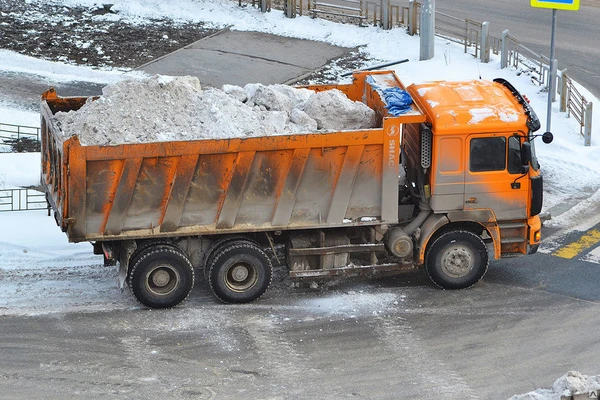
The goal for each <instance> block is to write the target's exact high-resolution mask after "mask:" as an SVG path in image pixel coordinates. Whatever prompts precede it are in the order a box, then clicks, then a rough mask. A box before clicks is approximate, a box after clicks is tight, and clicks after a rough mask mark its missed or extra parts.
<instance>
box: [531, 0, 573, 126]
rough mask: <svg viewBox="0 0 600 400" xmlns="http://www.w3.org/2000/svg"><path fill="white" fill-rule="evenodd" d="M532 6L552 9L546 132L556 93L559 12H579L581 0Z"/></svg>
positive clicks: (535, 1)
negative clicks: (555, 46) (556, 44)
mask: <svg viewBox="0 0 600 400" xmlns="http://www.w3.org/2000/svg"><path fill="white" fill-rule="evenodd" d="M531 6H532V7H537V8H551V9H552V38H551V39H550V74H549V78H548V79H549V81H548V111H547V115H546V131H550V128H551V121H552V98H553V97H554V96H553V94H554V92H555V91H556V70H557V69H558V68H557V66H556V65H555V62H556V61H555V60H554V41H555V37H556V14H557V10H570V11H577V10H579V0H531Z"/></svg>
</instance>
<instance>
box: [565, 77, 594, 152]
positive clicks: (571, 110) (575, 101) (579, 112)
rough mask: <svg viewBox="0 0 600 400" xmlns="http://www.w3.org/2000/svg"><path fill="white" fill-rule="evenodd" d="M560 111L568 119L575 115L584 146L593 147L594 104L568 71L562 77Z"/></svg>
mask: <svg viewBox="0 0 600 400" xmlns="http://www.w3.org/2000/svg"><path fill="white" fill-rule="evenodd" d="M560 80H561V85H560V111H562V112H566V113H567V118H568V117H570V116H571V115H573V117H575V120H576V121H577V122H578V123H579V133H580V134H581V136H583V139H584V145H585V146H591V145H592V112H593V107H592V106H593V104H592V102H590V101H587V99H586V98H585V97H584V96H583V94H581V92H580V91H579V90H578V89H577V86H575V84H574V83H573V81H572V80H571V78H570V77H569V76H567V73H566V70H565V71H562V72H561V75H560Z"/></svg>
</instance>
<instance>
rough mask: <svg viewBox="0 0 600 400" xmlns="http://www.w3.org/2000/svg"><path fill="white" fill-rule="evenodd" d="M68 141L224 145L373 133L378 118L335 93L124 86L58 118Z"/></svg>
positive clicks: (178, 81) (194, 83)
mask: <svg viewBox="0 0 600 400" xmlns="http://www.w3.org/2000/svg"><path fill="white" fill-rule="evenodd" d="M56 120H57V121H58V124H59V126H60V128H61V130H62V133H63V134H64V137H65V138H69V137H71V136H72V135H78V136H79V139H80V141H81V143H82V144H84V145H105V144H120V143H142V142H154V141H170V140H194V139H225V138H240V137H248V136H272V135H282V134H290V133H301V132H305V133H309V132H315V131H317V130H320V131H331V130H353V129H366V128H373V127H375V123H376V119H375V112H374V111H373V110H372V109H370V108H369V107H367V106H366V105H365V104H363V103H360V102H354V101H352V100H350V99H348V97H346V95H344V94H343V93H342V92H341V91H339V90H337V89H333V90H328V91H325V92H319V93H315V92H312V91H309V90H307V89H295V88H291V87H286V86H284V85H269V86H265V85H262V84H249V85H246V87H245V88H240V87H235V86H231V85H226V86H225V87H224V89H223V90H219V89H212V88H211V89H206V90H202V88H201V85H200V81H199V80H198V78H196V77H191V76H181V77H165V76H160V75H156V76H153V77H151V78H144V79H131V80H124V81H121V82H118V83H115V84H113V85H108V86H106V87H105V88H104V89H103V91H102V96H100V98H99V99H98V100H96V101H91V99H90V100H88V101H87V102H86V104H85V105H83V106H82V107H81V108H80V109H79V110H77V111H69V112H58V113H57V114H56Z"/></svg>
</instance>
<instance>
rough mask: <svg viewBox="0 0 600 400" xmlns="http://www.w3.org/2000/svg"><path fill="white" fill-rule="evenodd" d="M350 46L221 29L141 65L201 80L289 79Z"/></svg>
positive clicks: (211, 82) (151, 71)
mask: <svg viewBox="0 0 600 400" xmlns="http://www.w3.org/2000/svg"><path fill="white" fill-rule="evenodd" d="M350 50H352V49H349V48H345V47H337V46H332V45H330V44H327V43H323V42H315V41H311V40H302V39H295V38H289V37H283V36H276V35H271V34H268V33H260V32H241V31H230V30H228V29H224V30H221V31H219V32H218V33H216V34H214V35H211V36H208V37H206V38H203V39H200V40H198V41H197V42H194V43H192V44H190V45H188V46H186V47H184V48H182V49H180V50H177V51H175V52H173V53H171V54H168V55H166V56H164V57H161V58H159V59H157V60H155V61H152V62H150V63H147V64H145V65H142V66H141V67H139V68H138V69H140V70H142V71H145V72H147V73H149V74H164V75H192V76H197V77H198V78H199V79H200V82H201V83H202V85H203V86H212V87H221V86H222V85H223V84H226V83H228V84H233V85H240V86H243V85H245V84H247V83H263V84H275V83H293V82H295V81H297V80H299V79H301V78H302V77H303V76H306V75H308V74H311V73H312V72H314V71H315V70H317V69H319V68H321V67H323V66H325V65H326V64H327V63H328V62H329V61H331V60H332V59H336V58H339V57H341V56H343V55H344V54H346V53H347V52H348V51H350Z"/></svg>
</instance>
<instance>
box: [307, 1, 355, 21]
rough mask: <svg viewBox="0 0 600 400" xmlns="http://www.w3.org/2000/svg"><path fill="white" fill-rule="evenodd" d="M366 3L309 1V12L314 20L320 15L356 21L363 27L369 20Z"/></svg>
mask: <svg viewBox="0 0 600 400" xmlns="http://www.w3.org/2000/svg"><path fill="white" fill-rule="evenodd" d="M365 3H366V2H365V1H363V0H338V1H337V3H331V2H328V1H319V0H309V1H308V11H309V12H310V15H311V16H312V17H313V18H316V17H317V16H319V15H328V16H334V17H340V18H348V19H354V20H356V21H358V24H359V25H362V24H363V22H364V21H365V20H366V19H367V16H366V15H365Z"/></svg>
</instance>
